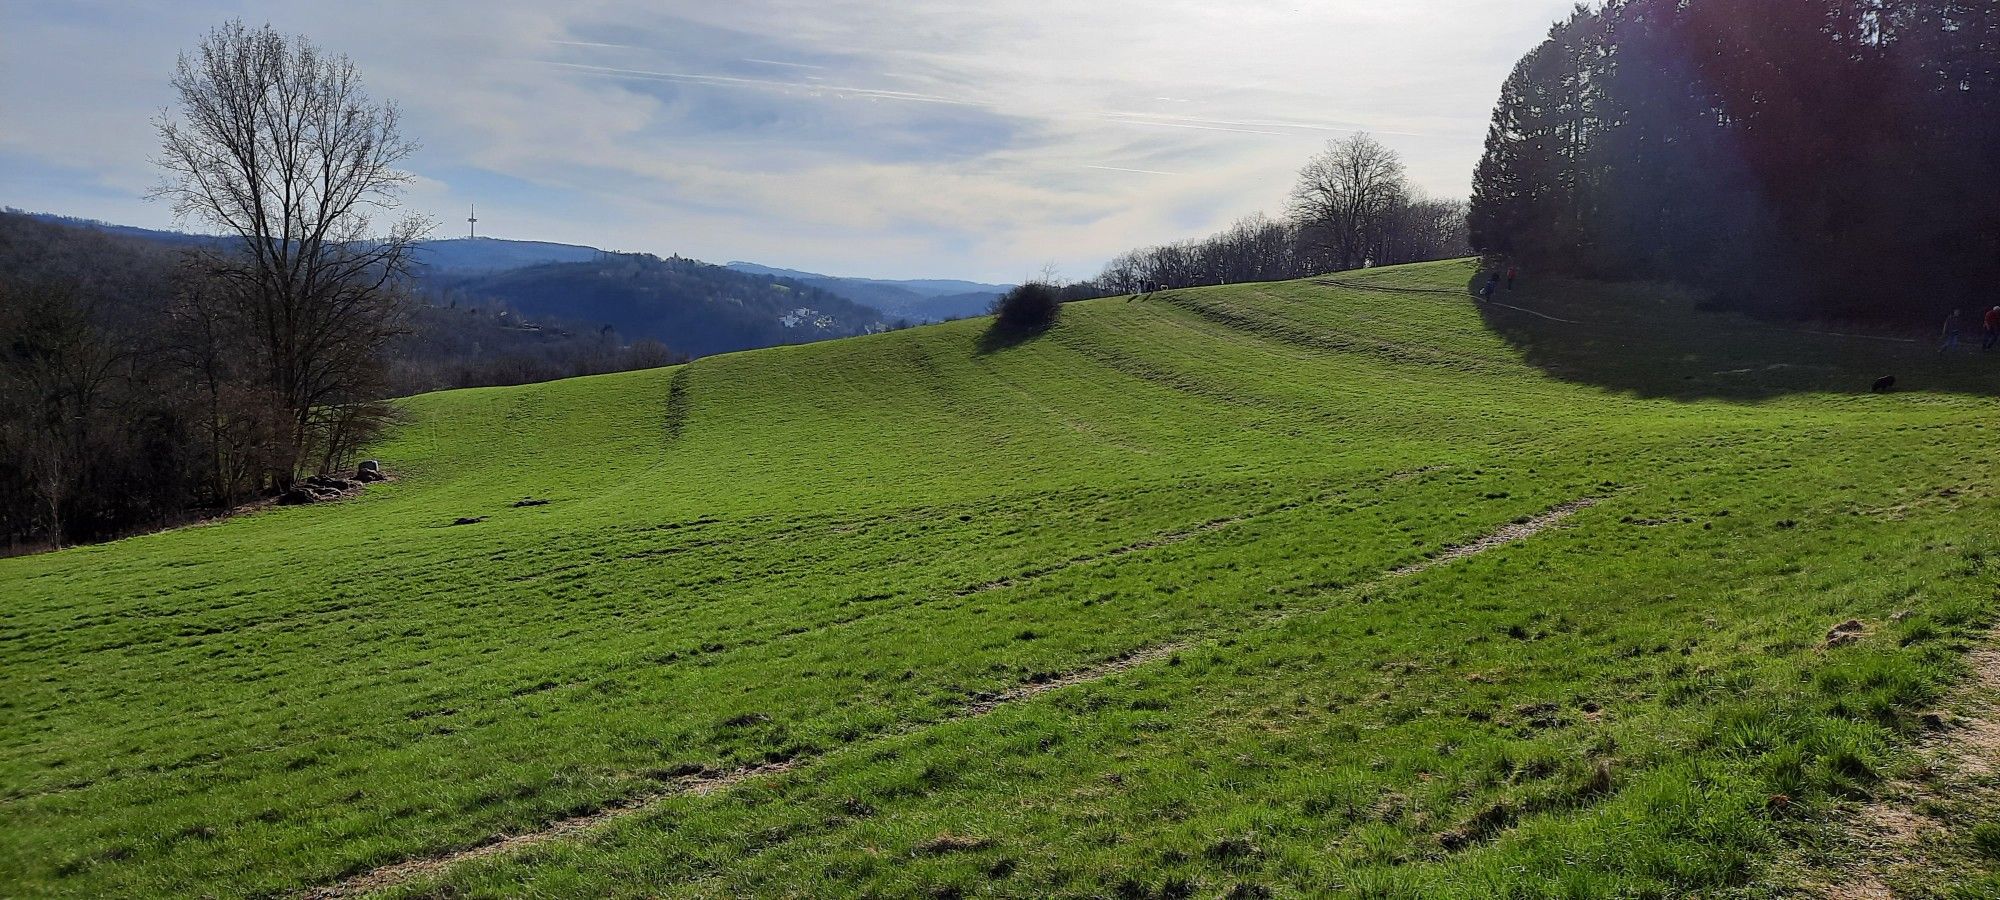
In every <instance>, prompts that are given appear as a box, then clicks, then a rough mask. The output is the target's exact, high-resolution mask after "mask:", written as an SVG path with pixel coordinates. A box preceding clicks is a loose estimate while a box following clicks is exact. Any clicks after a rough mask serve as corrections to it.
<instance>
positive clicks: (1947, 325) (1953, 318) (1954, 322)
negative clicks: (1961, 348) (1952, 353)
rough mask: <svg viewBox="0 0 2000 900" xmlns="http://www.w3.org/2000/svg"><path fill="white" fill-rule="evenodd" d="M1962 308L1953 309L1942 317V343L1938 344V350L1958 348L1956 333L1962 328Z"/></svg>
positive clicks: (1940, 351) (1963, 318)
mask: <svg viewBox="0 0 2000 900" xmlns="http://www.w3.org/2000/svg"><path fill="white" fill-rule="evenodd" d="M1963 313H1964V310H1959V309H1954V310H1952V311H1951V315H1949V316H1946V317H1945V318H1944V343H1942V344H1939V345H1938V352H1939V353H1943V352H1945V351H1947V350H1957V349H1958V335H1959V332H1961V331H1963V330H1964V322H1965V316H1964V315H1963Z"/></svg>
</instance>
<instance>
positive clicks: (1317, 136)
mask: <svg viewBox="0 0 2000 900" xmlns="http://www.w3.org/2000/svg"><path fill="white" fill-rule="evenodd" d="M1569 3H1570V0H1403V2H1398V3H1389V4H1385V3H1379V2H1375V0H1307V2H1303V3H1301V2H1299V0H1242V2H1232V3H1227V4H1218V3H1212V2H1204V0H1099V2H1096V3H1091V4H1073V3H1059V2H1056V0H931V2H926V3H923V4H909V3H900V2H892V0H732V2H731V3H728V4H716V3H708V2H703V0H666V2H660V0H644V2H642V0H579V2H576V3H572V4H564V5H562V6H560V7H558V6H555V5H551V4H541V3H534V2H529V0H435V2H428V3H424V4H407V3H398V2H393V0H354V2H351V3H348V4H342V5H341V6H340V7H339V8H334V7H333V6H331V5H328V4H317V3H308V2H304V0H284V2H274V3H267V4H262V5H259V6H258V7H257V9H256V12H255V15H254V17H252V18H253V19H254V21H259V22H261V21H264V20H268V21H270V22H271V23H272V24H273V25H275V26H277V27H278V28H280V29H282V30H286V31H292V32H304V33H307V34H309V35H311V36H312V37H313V38H314V40H316V41H317V42H319V43H320V44H322V45H323V46H326V47H327V48H329V49H332V50H335V51H339V52H345V53H348V54H350V55H352V56H353V57H354V58H355V60H356V62H357V64H359V66H360V67H361V70H362V72H363V74H364V77H365V78H366V80H367V83H368V85H369V87H370V89H371V90H372V91H373V92H374V93H375V94H376V95H377V96H380V97H386V98H393V99H395V100H397V101H399V103H400V104H401V105H402V107H403V108H404V111H405V124H406V127H407V128H408V130H409V131H410V132H411V133H412V134H413V135H414V136H416V137H418V138H419V139H421V140H422V141H423V143H424V145H425V149H424V151H423V152H422V153H421V154H420V155H419V156H418V157H417V158H416V159H415V160H414V161H413V168H414V169H415V170H416V171H417V172H418V174H419V175H421V176H423V180H422V181H421V182H420V190H417V191H414V192H413V193H412V195H411V198H410V200H411V205H412V206H421V205H426V204H428V205H431V206H432V207H433V208H431V209H428V210H426V211H428V212H431V213H432V214H433V215H434V216H436V217H437V218H439V219H441V220H445V221H456V220H458V219H462V218H463V217H464V213H463V209H464V208H465V206H466V205H467V204H469V203H471V202H474V201H476V202H478V204H479V208H480V219H481V226H482V227H481V230H482V232H484V231H487V229H488V228H489V227H490V228H491V229H492V230H493V233H496V234H500V235H503V236H513V237H524V238H538V239H550V240H568V241H576V242H580V243H591V244H597V245H601V246H608V247H613V248H617V249H633V250H651V251H656V252H662V253H666V252H680V253H685V254H688V255H693V256H697V257H705V258H715V259H724V258H749V259H757V260H759V261H763V262H768V263H772V264H781V265H790V266H798V267H802V268H811V269H821V270H838V271H842V272H856V273H878V274H881V275H885V276H899V275H906V276H918V275H957V276H967V277H975V278H981V279H987V280H1005V279H1013V278H1019V277H1022V276H1024V275H1027V274H1031V273H1033V272H1035V271H1037V270H1038V269H1040V267H1041V265H1042V264H1043V263H1046V262H1051V261H1053V262H1055V263H1057V264H1058V265H1060V266H1061V267H1062V268H1063V270H1064V271H1066V272H1068V273H1069V274H1072V275H1088V274H1091V273H1092V271H1093V270H1094V267H1095V265H1097V264H1098V263H1099V262H1101V261H1102V260H1103V259H1105V258H1108V257H1109V256H1111V255H1114V254H1116V253H1118V252H1120V251H1122V250H1124V249H1127V248H1129V247H1131V246H1135V245H1139V244H1149V243H1157V242H1162V241H1169V240H1177V239H1181V238H1185V237H1191V236H1195V235H1197V234H1200V233H1202V232H1204V231H1206V230H1209V229H1212V228H1215V227H1219V226H1221V225H1223V224H1226V223H1227V222H1228V221H1230V220H1232V219H1234V218H1236V217H1237V216H1239V215H1242V214H1246V213H1250V212H1254V211H1256V210H1259V209H1265V210H1273V211H1275V210H1276V209H1278V208H1279V206H1280V204H1282V202H1283V197H1284V195H1285V192H1286V190H1287V188H1289V186H1290V183H1291V180H1292V178H1293V177H1294V175H1295V173H1296V172H1297V170H1298V167H1299V166H1300V164H1301V163H1303V162H1304V160H1305V158H1306V157H1307V156H1308V155H1309V154H1311V153H1313V152H1314V151H1316V150H1317V149H1319V148H1320V147H1321V146H1322V145H1323V144H1324V142H1325V141H1326V140H1327V139H1328V138H1329V137H1337V136H1339V135H1341V134H1344V133H1348V132H1352V131H1356V130H1364V129H1365V130H1368V131H1371V132H1373V133H1375V134H1377V135H1379V136H1382V137H1383V138H1384V139H1385V140H1387V141H1388V142H1389V143H1390V144H1391V145H1393V146H1395V147H1397V148H1398V149H1399V150H1401V151H1402V152H1403V154H1404V155H1405V157H1406V160H1407V161H1408V163H1409V169H1410V171H1411V174H1412V177H1413V178H1414V179H1415V180H1416V181H1417V182H1418V183H1419V185H1420V186H1422V187H1424V188H1426V189H1429V190H1431V191H1433V192H1436V193H1443V194H1453V193H1460V192H1463V191H1464V190H1465V189H1466V187H1467V185H1468V183H1469V176H1470V171H1471V167H1472V165H1473V163H1474V162H1475V161H1476V159H1477V156H1478V153H1479V151H1480V139H1481V137H1482V135H1483V132H1484V128H1485V120H1486V116H1487V112H1488V110H1489V108H1490V106H1491V103H1492V101H1493V98H1494V97H1495V96H1496V94H1497V91H1498V88H1499V84H1500V81H1501V79H1502V78H1504V77H1505V75H1506V73H1507V70H1508V68H1509V67H1510V66H1511V65H1512V64H1513V61H1514V60H1515V59H1516V58H1518V56H1519V55H1520V54H1521V53H1523V52H1525V51H1526V50H1527V49H1529V48H1530V47H1531V46H1532V45H1533V44H1534V43H1535V42H1536V41H1537V40H1539V38H1540V36H1541V34H1542V33H1543V32H1544V31H1545V30H1546V28H1547V24H1548V22H1549V21H1551V20H1552V19H1554V18H1555V17H1557V16H1559V15H1561V14H1563V13H1564V12H1566V10H1567V9H1568V6H1569ZM0 4H4V11H0V20H4V21H6V23H7V27H6V28H4V29H0V91H4V94H3V95H4V96H5V97H6V98H7V102H5V103H0V167H5V168H6V169H8V170H10V171H0V194H4V195H0V203H7V204H12V205H16V206H29V207H35V208H43V209H50V210H54V211H59V212H69V213H74V214H80V215H87V216H93V217H98V218H105V219H113V220H118V221H127V222H133V223H135V224H142V225H164V224H167V222H166V210H164V209H161V208H159V207H157V206H151V205H148V204H146V203H144V202H143V201H141V200H140V199H139V194H140V193H142V192H143V190H144V188H145V186H147V185H149V184H151V183H152V181H153V180H154V179H155V178H156V177H157V176H156V175H155V173H154V172H153V170H152V168H151V167H150V165H149V163H148V162H147V160H148V159H149V157H150V156H151V154H152V151H153V145H154V138H153V136H152V134H151V130H150V127H149V125H148V119H149V117H150V116H152V115H153V114H155V113H157V112H158V111H159V110H160V109H161V108H163V107H165V106H166V105H167V104H168V103H169V102H170V101H171V97H170V96H169V94H168V92H167V90H166V80H167V78H168V76H169V75H170V73H171V71H172V67H173V61H174V55H175V54H176V53H177V52H179V51H181V50H184V49H186V48H188V47H190V46H192V45H193V43H194V42H195V41H196V40H198V39H199V37H200V35H201V34H202V32H203V31H205V30H206V29H207V28H208V27H210V26H212V25H214V24H216V23H218V22H220V21H222V20H223V19H226V18H229V17H230V16H232V15H236V14H239V9H240V5H239V4H238V3H236V2H234V0H184V2H180V3H175V4H113V3H100V2H97V0H79V2H77V3H73V4H29V3H25V2H19V0H0ZM384 23H391V24H392V26H393V27H384Z"/></svg>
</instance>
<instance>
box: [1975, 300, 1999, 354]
mask: <svg viewBox="0 0 2000 900" xmlns="http://www.w3.org/2000/svg"><path fill="white" fill-rule="evenodd" d="M1994 344H2000V306H1996V307H1993V308H1992V309H1989V310H1987V311H1986V342H1985V343H1984V344H1982V345H1980V347H1979V349H1981V350H1992V349H1993V345H1994Z"/></svg>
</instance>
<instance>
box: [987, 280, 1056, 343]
mask: <svg viewBox="0 0 2000 900" xmlns="http://www.w3.org/2000/svg"><path fill="white" fill-rule="evenodd" d="M1061 315H1062V295H1061V294H1060V293H1059V292H1058V291H1057V290H1056V288H1055V286H1054V285H1050V284H1044V283H1042V282H1039V281H1031V282H1029V283H1027V284H1024V285H1021V286H1019V287H1017V288H1015V289H1013V290H1011V291H1008V292H1007V293H1006V294H1005V295H1003V296H1001V298H1000V299H999V300H997V301H995V302H994V304H993V316H994V323H993V325H994V327H995V328H999V329H1002V330H1006V331H1017V332H1019V331H1040V330H1041V329H1044V328H1047V327H1049V326H1050V325H1054V324H1055V323H1056V319H1057V318H1058V317H1059V316H1061Z"/></svg>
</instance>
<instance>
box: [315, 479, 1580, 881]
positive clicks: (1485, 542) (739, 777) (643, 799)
mask: <svg viewBox="0 0 2000 900" xmlns="http://www.w3.org/2000/svg"><path fill="white" fill-rule="evenodd" d="M1414 474H1417V473H1415V472H1409V473H1398V475H1396V476H1392V480H1399V479H1401V478H1406V477H1410V476H1411V475H1414ZM1597 502H1598V501H1597V499H1596V498H1583V499H1579V500H1575V501H1571V502H1569V503H1565V504H1562V505H1560V506H1558V507H1556V508H1554V509H1552V510H1550V511H1548V512H1546V513H1543V514H1541V515H1538V516H1534V517H1531V518H1526V519H1525V521H1517V522H1512V523H1508V524H1506V525H1504V526H1501V527H1499V528H1496V529H1494V530H1492V531H1491V532H1488V533H1487V534H1484V535H1481V536H1479V537H1476V538H1473V539H1471V540H1468V541H1466V542H1464V543H1460V544H1455V545H1451V546H1450V547H1448V548H1447V550H1446V551H1445V552H1444V553H1443V554H1441V555H1440V556H1438V557H1437V558H1435V559H1430V560H1426V561H1424V562H1422V563H1415V564H1411V565H1407V566H1403V567H1401V568H1398V569H1395V570H1392V571H1390V572H1387V573H1385V574H1384V575H1382V576H1381V577H1379V578H1377V579H1375V580H1373V581H1370V582H1368V583H1366V584H1363V585H1359V586H1356V587H1354V588H1352V589H1351V590H1355V591H1366V590H1368V589H1370V588H1372V587H1375V586H1377V585H1380V584H1382V583H1385V582H1387V581H1389V580H1391V579H1396V578H1404V577H1408V576H1410V575H1414V574H1417V573H1419V572H1422V571H1424V570H1426V569H1429V568H1433V567H1435V566H1439V565H1445V564H1448V563H1451V562H1456V561H1458V560H1461V559H1465V558H1467V557H1470V556H1476V555H1478V554H1480V553H1484V552H1487V551H1489V550H1493V549H1495V548H1498V547H1502V546H1505V545H1507V544H1512V543H1516V542H1519V541H1523V540H1527V539H1528V538H1530V537H1533V536H1534V535H1536V534H1539V533H1541V532H1542V531H1545V530H1547V529H1549V528H1553V527H1555V526H1556V525H1558V524H1560V523H1561V522H1562V521H1563V520H1565V519H1567V518H1569V517H1570V516H1571V515H1573V514H1575V513H1576V512H1578V511H1580V510H1583V509H1587V508H1589V507H1591V506H1593V505H1596V503H1597ZM1236 521H1241V519H1236V520H1221V521H1218V522H1212V523H1209V524H1208V525H1205V526H1203V527H1201V528H1197V529H1193V530H1190V531H1187V532H1180V533H1177V534H1175V535H1169V536H1166V537H1165V538H1163V539H1162V541H1160V542H1157V543H1154V544H1153V545H1151V546H1146V547H1134V548H1130V549H1129V550H1127V551H1126V552H1137V551H1139V550H1144V549H1153V548H1155V547H1159V546H1166V545H1169V544H1172V543H1179V542H1180V541H1182V540H1187V539H1190V538H1193V537H1196V536H1199V535H1200V534H1204V533H1207V532H1212V531H1215V530H1218V529H1219V528H1220V527H1224V526H1226V525H1229V524H1234V523H1235V522H1236ZM1115 555H1124V554H1123V553H1117V554H1115ZM1006 586H1011V585H995V586H992V587H986V588H983V589H982V590H998V589H1001V588H1002V587H1006ZM1290 614H1291V612H1290V611H1287V612H1285V613H1280V614H1275V615H1266V616H1263V617H1261V618H1260V619H1259V620H1258V621H1257V623H1256V624H1255V625H1252V626H1251V627H1250V629H1247V630H1254V629H1255V628H1258V627H1264V626H1267V625H1270V624H1274V623H1276V622H1279V621H1282V620H1283V619H1284V618H1286V617H1287V616H1289V615H1290ZM1189 647H1190V643H1189V642H1187V641H1181V642H1176V643H1171V644H1162V645H1157V646H1151V647H1145V648H1141V649H1137V650H1132V651H1129V652H1126V653H1124V654H1121V655H1119V656H1117V657H1115V658H1113V659H1110V660H1107V661H1105V662H1103V663H1099V664H1097V665H1093V666H1090V667H1087V668H1084V669H1079V670H1075V671H1071V672H1065V673H1062V674H1059V675H1047V676H1042V677H1039V678H1037V679H1036V680H1033V681H1030V682H1027V683H1025V684H1021V685H1019V686H1016V687H1013V688H1010V689H1008V690H1006V691H1004V692H1001V693H998V694H993V695H989V696H984V697H978V698H976V699H975V701H974V702H973V703H971V704H970V705H968V706H966V707H965V708H964V709H963V710H962V711H960V712H959V713H957V714H955V715H953V716H951V717H949V718H947V719H945V720H943V721H942V722H940V723H936V724H949V723H951V722H961V721H966V720H970V719H975V718H978V717H980V716H985V715H988V714H990V713H992V712H994V711H995V710H998V709H999V708H1000V707H1002V706H1004V705H1007V704H1010V703H1022V702H1026V701H1029V700H1033V699H1034V698H1036V697H1039V696H1041V695H1043V694H1046V693H1048V692H1050V691H1054V690H1059V689H1062V688H1066V687H1074V686H1077V685H1082V684H1088V683H1090V682H1094V681H1101V680H1103V679H1106V678H1110V677H1113V676H1116V675H1119V674H1122V673H1125V672H1129V671H1131V670H1133V669H1136V668H1139V667H1141V666H1146V665H1151V664H1154V663H1158V662H1161V661H1164V660H1167V659H1169V658H1171V657H1173V656H1174V655H1175V654H1178V653H1180V652H1182V651H1184V650H1187V649H1189ZM925 727H933V726H931V725H926V726H925ZM910 730H911V729H903V730H900V732H899V731H898V730H891V731H890V732H889V733H888V735H886V736H895V735H897V734H898V733H908V732H909V731H910ZM855 749H860V748H855ZM811 762H812V761H810V760H804V759H787V760H780V761H776V762H768V763H762V764H758V765H749V766H742V767H739V768H736V769H733V770H730V771H727V772H717V773H690V774H685V775H678V776H675V777H674V780H673V782H672V784H671V785H669V786H668V787H667V788H665V789H663V790H659V791H653V792H649V793H646V794H642V795H639V796H635V797H631V798H626V799H622V800H619V801H617V802H616V803H614V804H612V805H610V806H607V807H606V808H604V809H601V810H596V811H593V812H589V813H585V814H583V815H578V816H573V817H570V818H567V819H563V820H561V821H557V822H551V823H548V824H547V825H545V826H543V827H542V828H540V829H538V830H536V831H533V832H529V833H526V834H519V835H508V836H505V837H501V838H499V839H497V840H495V841H492V842H490V843H486V844H482V845H479V846H477V847H471V848H467V849H464V850H460V851H456V852H452V853H448V854H441V855H436V856H429V857H424V858H421V859H414V860H407V861H404V862H399V863H394V864H391V865H387V866H383V867H381V868H377V869H373V870H370V871H368V872H365V873H362V874H360V875H358V876H355V877H353V878H349V879H346V880H344V881H342V882H340V883H338V884H334V885H329V886H326V887H322V888H313V889H309V890H307V891H305V892H303V893H302V894H300V896H301V897H302V898H305V900H336V898H342V897H353V896H359V895H361V894H366V893H371V892H375V891H381V890H385V889H388V888H392V887H396V886H398V885H401V884H403V883H405V882H408V881H411V880H414V879H419V878H425V877H432V876H435V875H438V874H440V873H442V872H444V871H445V870H447V869H450V868H451V867H453V866H458V865H462V864H465V863H470V862H474V861H477V860H481V859H488V858H491V857H494V856H498V855H501V854H505V853H513V852H517V851H520V850H524V849H527V848H529V847H533V846H535V845H537V844H541V843H544V842H547V841H553V840H561V839H565V838H569V837H575V836H578V835H580V834H581V833H583V832H586V831H589V830H592V829H595V828H600V827H603V826H606V825H609V824H611V823H613V822H615V821H616V820H618V819H622V818H625V817H628V816H634V815H640V814H644V813H646V812H649V811H651V810H653V809H655V808H656V807H658V806H659V805H660V803H662V802H663V801H664V800H666V799H667V798H669V797H674V796H680V795H695V796H705V795H708V794H712V793H716V792H718V791H725V790H729V789H730V788H734V787H736V786H738V785H740V784H742V783H744V782H746V781H749V780H751V779H755V778H765V777H770V776H776V775H783V774H785V773H788V772H793V771H796V770H798V769H800V768H803V767H805V766H807V765H810V764H811Z"/></svg>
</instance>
